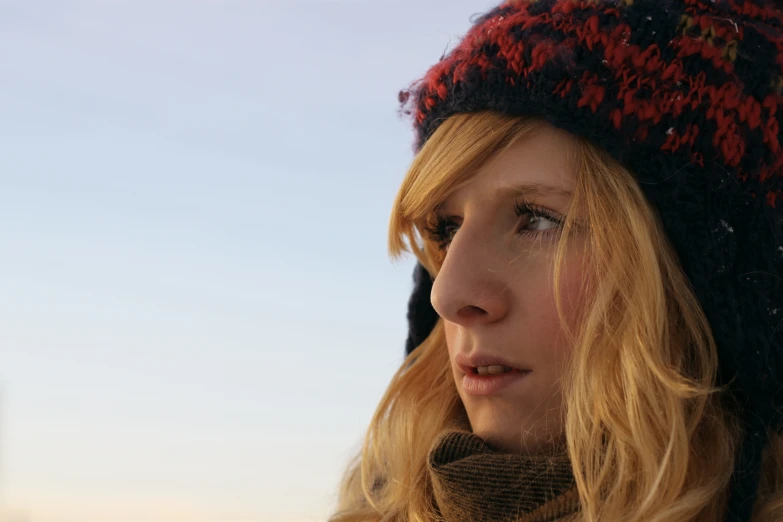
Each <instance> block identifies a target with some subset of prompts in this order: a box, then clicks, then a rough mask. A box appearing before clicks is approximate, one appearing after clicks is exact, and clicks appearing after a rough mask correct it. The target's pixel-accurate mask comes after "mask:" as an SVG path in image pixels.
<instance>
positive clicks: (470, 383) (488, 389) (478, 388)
mask: <svg viewBox="0 0 783 522" xmlns="http://www.w3.org/2000/svg"><path fill="white" fill-rule="evenodd" d="M530 373H532V372H530V371H529V370H511V371H508V372H505V373H501V374H498V375H478V374H476V373H473V371H468V372H465V376H464V377H463V378H462V390H463V391H464V392H465V393H466V394H468V395H473V396H476V397H485V396H488V395H494V394H497V393H500V392H501V391H503V390H505V389H506V388H508V387H509V386H511V385H513V384H514V383H516V382H519V381H522V380H524V379H525V378H526V377H527V376H528V375H529V374H530Z"/></svg>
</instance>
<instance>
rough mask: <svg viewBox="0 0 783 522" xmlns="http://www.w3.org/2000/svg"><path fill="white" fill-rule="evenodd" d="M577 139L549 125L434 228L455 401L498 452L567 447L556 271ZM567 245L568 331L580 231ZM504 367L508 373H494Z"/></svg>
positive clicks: (574, 305)
mask: <svg viewBox="0 0 783 522" xmlns="http://www.w3.org/2000/svg"><path fill="white" fill-rule="evenodd" d="M572 140H573V138H572V137H571V136H570V135H569V134H568V133H566V132H565V131H562V130H559V129H556V128H555V127H552V126H550V125H547V126H546V127H543V128H541V129H540V130H538V131H536V132H534V133H533V134H530V135H528V136H526V137H525V138H523V139H521V140H519V141H517V142H516V143H515V144H514V145H513V146H512V147H511V148H509V149H507V150H506V151H504V152H502V153H500V154H498V155H497V156H496V157H495V158H493V159H492V160H491V161H490V162H488V163H487V164H486V165H485V166H484V167H482V168H481V169H480V170H479V171H478V172H477V174H476V176H475V177H474V178H473V179H472V181H471V182H470V183H469V184H468V185H466V186H463V187H461V188H460V189H458V190H457V191H456V192H454V193H452V194H451V195H450V196H449V197H448V198H447V200H446V201H444V203H443V204H442V205H441V206H440V207H439V208H438V210H437V214H438V216H439V223H438V225H437V226H436V227H434V228H433V229H432V230H431V231H430V232H431V234H432V235H434V236H435V238H436V239H438V238H439V240H440V241H441V242H442V248H443V249H444V252H445V259H444V262H443V265H442V267H441V270H440V272H439V273H438V276H437V277H436V279H435V282H434V285H433V289H432V296H431V297H432V304H433V306H434V308H435V310H436V311H437V312H438V314H439V315H440V316H441V317H442V318H443V321H444V325H445V332H446V341H447V343H448V351H449V359H450V361H451V368H452V371H453V373H454V378H455V381H456V384H457V389H458V391H459V395H460V397H461V399H462V402H463V403H464V405H465V409H466V411H467V414H468V418H469V420H470V424H471V427H472V429H473V432H474V433H475V434H477V435H478V436H480V437H482V438H485V439H486V440H487V442H488V443H489V444H490V445H493V446H495V447H497V448H498V449H502V450H505V451H512V452H530V453H537V452H540V451H542V450H543V449H546V448H548V447H550V446H551V445H552V444H554V443H556V442H557V443H559V442H562V431H563V426H562V420H561V409H562V403H561V382H560V381H561V376H562V375H563V372H564V366H565V364H566V362H567V359H568V357H569V354H570V348H569V346H566V343H565V342H564V338H563V335H562V334H563V331H562V329H561V327H560V325H559V322H558V317H557V311H556V309H555V298H554V284H553V268H554V253H555V247H556V245H557V239H558V237H559V236H560V234H561V231H562V225H561V224H560V223H559V222H558V221H563V220H564V218H565V212H566V210H567V206H568V203H569V201H570V193H571V192H572V191H573V187H574V183H575V174H574V168H573V166H572V165H571V164H570V160H569V158H570V157H572V156H571V154H569V152H570V151H571V150H572V148H573V146H574V142H573V141H572ZM524 185H529V186H535V185H540V186H541V187H543V190H541V191H539V192H533V191H531V190H530V189H528V190H524V187H523V186H524ZM520 187H521V189H522V192H519V190H518V189H519V188H520ZM547 187H548V188H549V189H548V190H547ZM526 205H530V206H531V207H532V208H533V210H531V209H530V208H527V207H526ZM576 218H577V220H578V219H579V216H576ZM569 240H570V242H569V248H568V254H567V256H566V258H565V260H564V270H565V272H564V273H563V274H562V276H563V277H562V279H561V281H562V287H561V294H560V295H561V301H562V304H563V307H564V312H565V314H566V318H568V320H569V321H570V322H569V324H573V320H575V318H576V313H577V312H578V310H579V307H580V306H582V302H583V301H582V299H580V293H581V291H580V289H581V286H582V278H583V272H584V271H583V264H582V259H583V258H584V253H585V245H586V241H585V238H584V237H583V232H581V231H580V230H579V229H578V228H577V229H574V230H573V231H572V237H571V238H569ZM479 365H481V366H483V367H487V366H489V368H487V369H486V370H485V369H484V368H475V369H474V367H477V366H479ZM502 366H507V367H511V368H513V369H514V371H512V372H509V373H504V374H502V375H496V372H499V371H501V370H502ZM487 371H489V372H490V373H491V374H490V375H489V376H487V375H480V374H476V373H475V372H480V373H486V372H487Z"/></svg>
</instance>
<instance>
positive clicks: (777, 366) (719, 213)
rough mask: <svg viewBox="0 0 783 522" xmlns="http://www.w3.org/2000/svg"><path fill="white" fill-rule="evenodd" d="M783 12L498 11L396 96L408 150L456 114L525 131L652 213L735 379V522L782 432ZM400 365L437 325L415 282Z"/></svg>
mask: <svg viewBox="0 0 783 522" xmlns="http://www.w3.org/2000/svg"><path fill="white" fill-rule="evenodd" d="M781 4H783V2H780V1H777V2H776V1H774V0H752V1H751V0H537V1H536V0H527V1H526V0H509V1H506V2H504V3H503V4H501V5H500V6H499V7H497V8H495V9H493V10H492V11H490V12H488V13H487V14H485V15H484V16H482V17H480V18H479V19H478V20H477V21H476V22H475V23H474V25H473V27H472V28H471V29H470V30H469V32H468V33H467V35H465V36H464V38H463V39H462V40H461V42H460V44H459V45H458V46H457V47H456V48H454V49H453V50H452V51H451V52H449V53H448V54H447V55H445V56H443V57H442V58H441V59H440V61H439V62H438V63H437V64H435V65H434V66H433V67H432V68H431V69H430V70H429V71H428V72H427V73H426V75H425V76H424V77H423V78H422V79H421V80H419V81H417V82H415V83H414V84H413V85H412V86H411V87H410V88H408V89H406V90H404V91H402V92H400V102H401V105H402V110H403V111H404V112H405V113H407V114H409V115H411V116H412V118H413V121H414V127H415V130H416V149H417V150H418V149H420V148H421V146H422V145H423V144H424V143H425V142H426V141H427V139H428V138H429V137H430V136H431V135H432V133H433V132H434V131H435V130H436V128H437V127H438V125H439V124H440V123H441V122H443V121H444V120H445V119H446V118H447V117H448V116H451V115H453V114H457V113H467V112H476V111H484V110H494V111H499V112H502V113H505V114H510V115H535V116H539V117H542V118H544V119H546V120H547V121H549V122H550V123H552V124H553V125H555V126H557V127H559V128H561V129H564V130H566V131H569V132H571V133H574V134H577V135H581V136H584V137H586V138H588V139H589V140H591V141H592V142H593V143H595V144H596V145H599V146H601V147H602V148H604V149H605V150H606V151H608V152H609V153H610V154H611V155H612V156H613V157H614V158H615V159H616V160H618V161H619V162H620V163H622V164H623V165H625V166H626V167H627V168H628V169H629V170H630V171H631V172H632V173H634V175H635V177H636V179H637V181H638V182H639V185H640V187H641V188H642V189H643V191H644V193H645V195H646V196H647V198H648V200H649V201H650V202H651V203H652V204H653V205H654V206H655V207H656V208H657V209H658V211H659V213H660V216H661V218H662V221H663V225H664V228H665V231H666V233H667V235H668V237H669V239H670V241H671V242H672V244H673V245H674V247H675V249H676V251H677V253H678V256H679V258H680V261H681V264H682V266H683V268H684V270H685V273H686V275H687V276H688V278H689V281H690V282H691V284H692V286H693V288H694V290H695V292H696V295H697V297H698V299H699V301H700V303H701V306H702V307H703V310H704V312H705V314H706V316H707V318H708V320H709V322H710V325H711V327H712V331H713V335H714V337H715V340H716V342H717V345H718V355H719V359H720V381H721V382H719V384H724V383H727V382H729V381H731V380H732V379H735V381H734V384H735V387H734V389H735V390H736V395H737V398H738V399H739V400H740V402H741V403H742V404H743V405H744V407H745V417H744V422H745V429H746V430H747V435H746V438H745V441H744V443H743V446H742V450H741V454H740V456H739V457H740V458H739V459H738V462H737V468H736V470H735V474H734V476H733V484H732V496H731V499H730V504H729V511H730V513H731V514H730V515H729V519H728V520H730V521H746V520H749V519H750V511H751V508H752V504H753V500H754V499H755V491H756V488H757V485H758V477H759V469H760V462H761V452H762V450H763V448H764V446H765V445H766V429H767V427H775V428H776V429H781V425H782V422H781V421H783V416H782V415H781V412H783V127H782V126H781V121H783V112H780V113H779V112H778V111H783V7H781ZM414 282H415V284H414V291H413V294H412V296H411V299H410V302H409V308H408V322H409V336H408V340H407V345H406V351H407V353H411V352H412V351H413V350H414V349H415V348H416V346H418V345H419V344H420V343H421V342H422V341H423V340H424V339H425V338H426V337H427V335H429V333H430V331H431V330H432V328H433V326H434V324H435V322H436V321H437V318H438V316H437V314H436V313H435V311H434V310H433V308H432V306H431V304H430V301H429V295H430V290H431V285H432V279H431V277H430V275H429V274H428V273H427V271H426V270H425V269H424V268H423V267H422V266H421V265H418V266H417V267H416V272H415V274H414Z"/></svg>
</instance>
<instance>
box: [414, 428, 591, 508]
mask: <svg viewBox="0 0 783 522" xmlns="http://www.w3.org/2000/svg"><path fill="white" fill-rule="evenodd" d="M428 470H429V475H430V479H431V481H432V484H433V490H434V495H435V501H436V503H437V508H438V510H439V512H440V514H441V515H442V516H443V518H444V519H445V521H446V522H567V521H570V520H573V519H574V515H575V514H576V512H577V511H578V509H579V495H578V493H577V490H576V483H575V481H574V477H573V472H572V468H571V463H570V461H569V459H568V455H567V454H565V453H560V454H557V455H554V456H552V455H547V456H531V455H519V454H511V453H504V452H500V451H497V450H494V449H492V448H490V447H488V446H487V445H486V442H485V441H484V440H483V439H481V438H480V437H478V436H477V435H474V434H473V433H471V432H468V431H462V430H450V431H447V432H445V433H444V434H442V435H441V436H440V437H439V438H438V439H437V440H436V442H435V444H434V445H433V447H432V449H431V450H430V452H429V458H428Z"/></svg>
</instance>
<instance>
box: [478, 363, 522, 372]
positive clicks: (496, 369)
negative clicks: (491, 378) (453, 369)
mask: <svg viewBox="0 0 783 522" xmlns="http://www.w3.org/2000/svg"><path fill="white" fill-rule="evenodd" d="M511 370H513V368H511V367H510V366H503V365H502V364H495V365H493V366H479V367H478V368H475V371H476V373H477V374H479V375H500V374H501V373H506V372H510V371H511Z"/></svg>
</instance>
